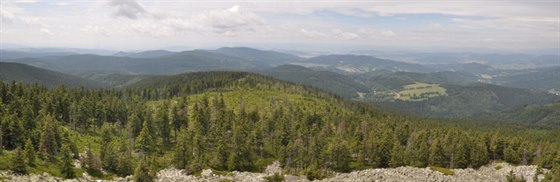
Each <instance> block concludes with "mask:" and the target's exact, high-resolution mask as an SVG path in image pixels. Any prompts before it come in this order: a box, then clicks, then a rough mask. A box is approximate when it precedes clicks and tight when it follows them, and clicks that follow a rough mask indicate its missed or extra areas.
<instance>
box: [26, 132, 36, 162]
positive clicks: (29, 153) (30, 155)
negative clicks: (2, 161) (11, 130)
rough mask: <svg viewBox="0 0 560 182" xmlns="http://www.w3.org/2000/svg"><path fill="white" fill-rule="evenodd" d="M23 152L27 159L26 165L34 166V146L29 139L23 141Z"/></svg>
mask: <svg viewBox="0 0 560 182" xmlns="http://www.w3.org/2000/svg"><path fill="white" fill-rule="evenodd" d="M23 153H25V158H26V161H27V165H28V166H31V167H34V166H35V147H33V143H32V142H31V139H29V138H28V139H27V142H25V149H24V151H23Z"/></svg>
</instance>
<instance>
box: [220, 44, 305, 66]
mask: <svg viewBox="0 0 560 182" xmlns="http://www.w3.org/2000/svg"><path fill="white" fill-rule="evenodd" d="M211 52H216V53H221V54H225V55H229V56H235V57H240V58H243V59H245V60H248V61H251V62H258V63H259V64H263V65H268V66H277V65H282V64H287V63H291V62H296V61H301V60H302V58H300V57H298V56H294V55H291V54H286V53H280V52H276V51H263V50H258V49H252V48H247V47H223V48H220V49H217V50H214V51H211Z"/></svg>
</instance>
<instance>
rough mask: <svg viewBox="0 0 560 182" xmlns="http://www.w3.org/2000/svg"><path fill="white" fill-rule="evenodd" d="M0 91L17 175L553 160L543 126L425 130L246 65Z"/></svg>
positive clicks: (314, 173) (308, 170)
mask: <svg viewBox="0 0 560 182" xmlns="http://www.w3.org/2000/svg"><path fill="white" fill-rule="evenodd" d="M0 99H1V100H0V102H2V104H1V105H0V113H1V114H0V121H1V123H0V131H1V132H0V136H1V137H0V139H1V142H0V143H1V144H2V145H0V146H1V147H0V148H2V150H4V151H3V152H2V153H1V154H0V161H2V162H0V170H6V169H11V170H12V171H14V172H15V173H17V174H21V173H28V172H33V173H43V172H48V173H51V174H52V175H55V176H62V177H65V178H74V177H76V176H79V175H81V174H82V172H84V171H85V172H87V173H88V174H89V175H92V176H94V177H96V178H103V179H107V178H111V177H114V176H126V175H130V174H134V180H136V181H151V180H152V179H153V178H154V171H157V170H161V169H165V168H169V167H175V168H179V169H185V171H186V172H187V173H198V172H200V171H201V170H202V169H206V168H212V169H214V170H216V171H234V170H237V171H262V170H263V168H264V166H267V165H269V164H271V163H272V161H274V160H278V161H280V163H281V166H282V167H283V169H284V171H285V172H286V173H290V174H296V175H306V176H307V178H309V179H317V178H323V177H326V176H329V175H331V174H332V172H333V171H339V172H349V171H352V170H357V169H364V168H380V167H398V166H417V167H426V166H440V167H448V168H466V167H474V168H476V167H479V166H481V165H484V164H487V163H489V162H490V161H491V160H504V161H507V162H511V163H515V164H539V165H541V166H542V167H545V168H553V167H554V166H555V165H558V164H560V161H559V160H560V152H559V151H560V150H558V149H559V148H558V147H559V146H558V144H556V143H555V142H554V141H555V140H556V139H555V138H552V137H553V136H554V133H552V132H553V131H547V130H532V131H533V133H530V134H523V135H519V136H511V135H502V134H500V132H496V131H495V130H491V131H482V130H465V129H464V128H460V127H454V126H451V125H448V124H444V123H442V124H440V125H429V126H428V125H425V123H422V122H420V121H416V120H414V119H411V118H407V117H403V116H400V115H397V114H390V113H385V112H381V111H378V110H376V109H373V108H371V107H370V106H367V105H363V104H358V103H354V102H348V101H345V100H344V99H341V98H339V97H338V96H334V95H332V94H329V93H325V92H322V91H320V90H317V89H313V88H308V87H306V86H303V85H298V84H293V83H290V82H284V81H278V80H276V79H272V78H270V77H267V76H262V75H258V74H253V73H241V72H203V73H189V74H181V75H174V76H162V77H153V78H149V79H145V80H142V81H140V82H138V83H136V84H134V85H132V86H130V87H127V88H122V89H99V90H87V89H83V88H63V87H59V88H47V87H44V86H40V85H23V84H18V83H0ZM506 127H507V126H506ZM2 150H0V151H2ZM81 153H82V154H84V153H85V155H79V154H81ZM555 158H557V159H555ZM73 159H78V160H80V161H81V166H80V167H79V168H77V166H74V165H73V164H74V163H73V161H72V160H73ZM555 162H558V163H555ZM558 168H559V166H557V167H554V169H555V170H558ZM102 171H105V172H106V173H103V172H102Z"/></svg>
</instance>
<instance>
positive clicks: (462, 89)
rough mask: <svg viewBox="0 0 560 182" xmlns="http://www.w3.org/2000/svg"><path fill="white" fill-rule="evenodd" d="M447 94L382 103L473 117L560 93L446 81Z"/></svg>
mask: <svg viewBox="0 0 560 182" xmlns="http://www.w3.org/2000/svg"><path fill="white" fill-rule="evenodd" d="M443 87H445V88H446V89H447V94H448V95H447V96H441V97H434V98H431V99H428V100H426V101H422V102H407V101H394V102H382V103H380V104H382V105H386V106H389V107H393V108H395V109H398V110H401V111H406V112H411V113H416V114H421V115H428V116H443V117H470V116H473V115H476V114H480V113H487V112H501V111H505V110H508V109H513V108H515V107H519V106H522V105H526V104H538V105H541V104H548V103H552V102H554V101H557V100H560V97H558V96H555V95H552V94H548V93H546V92H544V91H537V90H528V89H519V88H509V87H502V86H497V85H490V84H482V83H479V84H472V85H468V86H458V85H443Z"/></svg>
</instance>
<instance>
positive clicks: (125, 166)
mask: <svg viewBox="0 0 560 182" xmlns="http://www.w3.org/2000/svg"><path fill="white" fill-rule="evenodd" d="M119 154H120V155H118V157H117V169H116V173H117V174H118V175H120V176H128V175H130V174H132V173H133V172H134V167H133V164H132V151H131V149H130V147H128V146H127V144H126V142H122V143H121V146H120V149H119Z"/></svg>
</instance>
